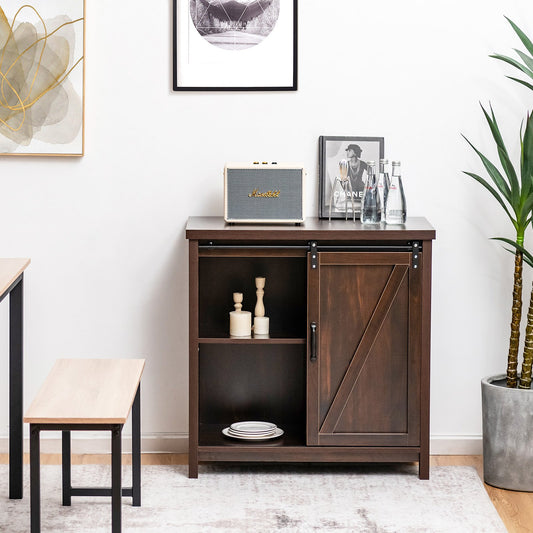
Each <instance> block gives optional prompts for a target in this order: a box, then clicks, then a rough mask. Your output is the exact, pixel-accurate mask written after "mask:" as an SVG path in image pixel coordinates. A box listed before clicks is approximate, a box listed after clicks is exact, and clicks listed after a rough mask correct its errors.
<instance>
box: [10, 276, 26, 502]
mask: <svg viewBox="0 0 533 533" xmlns="http://www.w3.org/2000/svg"><path fill="white" fill-rule="evenodd" d="M22 297H23V275H22V274H21V275H20V281H19V282H18V283H17V284H16V285H15V286H14V287H13V288H12V289H11V292H10V294H9V497H10V498H11V499H20V498H22V438H23V436H22V398H23V394H22V384H23V380H22V338H23V330H22V317H23V301H22V300H23V298H22Z"/></svg>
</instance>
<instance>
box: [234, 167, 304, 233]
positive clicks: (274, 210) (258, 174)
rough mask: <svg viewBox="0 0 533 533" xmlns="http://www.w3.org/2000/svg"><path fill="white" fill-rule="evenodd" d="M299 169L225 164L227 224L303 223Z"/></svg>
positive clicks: (301, 178)
mask: <svg viewBox="0 0 533 533" xmlns="http://www.w3.org/2000/svg"><path fill="white" fill-rule="evenodd" d="M304 178H305V170H304V168H303V166H302V165H297V164H293V163H289V164H282V163H259V162H256V163H252V164H249V163H228V164H226V166H225V167H224V219H225V220H226V222H247V223H249V222H263V223H264V222H271V223H300V222H303V221H304V218H305V217H304V181H305V179H304Z"/></svg>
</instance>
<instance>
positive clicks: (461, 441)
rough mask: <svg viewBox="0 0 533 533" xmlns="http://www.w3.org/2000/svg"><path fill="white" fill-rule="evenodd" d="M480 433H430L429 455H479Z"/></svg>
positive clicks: (480, 447) (481, 447) (481, 445)
mask: <svg viewBox="0 0 533 533" xmlns="http://www.w3.org/2000/svg"><path fill="white" fill-rule="evenodd" d="M482 451H483V438H482V436H481V435H432V436H431V438H430V442H429V453H430V454H431V455H481V453H482Z"/></svg>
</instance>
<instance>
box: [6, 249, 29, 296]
mask: <svg viewBox="0 0 533 533" xmlns="http://www.w3.org/2000/svg"><path fill="white" fill-rule="evenodd" d="M29 264H30V259H28V258H20V259H2V258H0V297H1V296H3V295H4V293H5V292H6V291H7V289H9V287H11V284H12V283H13V282H14V281H15V280H16V279H17V278H18V277H19V276H20V275H21V274H22V272H24V270H25V269H26V267H27V266H28V265H29Z"/></svg>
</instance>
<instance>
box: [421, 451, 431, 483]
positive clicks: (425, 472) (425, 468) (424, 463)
mask: <svg viewBox="0 0 533 533" xmlns="http://www.w3.org/2000/svg"><path fill="white" fill-rule="evenodd" d="M418 477H419V479H429V454H427V453H424V454H420V460H419V462H418Z"/></svg>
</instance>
